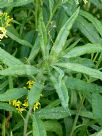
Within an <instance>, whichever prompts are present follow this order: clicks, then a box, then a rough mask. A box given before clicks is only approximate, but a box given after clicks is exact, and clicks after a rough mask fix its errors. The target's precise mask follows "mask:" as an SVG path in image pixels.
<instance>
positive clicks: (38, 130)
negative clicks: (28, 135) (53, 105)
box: [32, 114, 47, 136]
mask: <svg viewBox="0 0 102 136" xmlns="http://www.w3.org/2000/svg"><path fill="white" fill-rule="evenodd" d="M32 130H33V136H47V133H46V130H45V127H44V124H43V122H42V120H41V119H39V117H38V116H36V114H33V129H32Z"/></svg>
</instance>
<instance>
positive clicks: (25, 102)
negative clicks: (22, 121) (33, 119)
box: [22, 100, 28, 108]
mask: <svg viewBox="0 0 102 136" xmlns="http://www.w3.org/2000/svg"><path fill="white" fill-rule="evenodd" d="M22 105H23V106H24V107H26V108H27V107H28V101H27V100H25V101H24V103H23V104H22Z"/></svg>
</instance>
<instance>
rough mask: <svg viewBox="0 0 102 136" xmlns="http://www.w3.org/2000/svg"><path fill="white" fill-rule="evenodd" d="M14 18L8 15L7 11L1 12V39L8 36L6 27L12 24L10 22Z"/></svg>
mask: <svg viewBox="0 0 102 136" xmlns="http://www.w3.org/2000/svg"><path fill="white" fill-rule="evenodd" d="M12 20H13V19H12V18H10V16H8V14H7V13H5V12H4V13H2V12H1V13H0V41H1V40H2V39H3V38H4V37H7V35H6V32H7V31H6V29H7V27H8V26H10V23H11V21H12Z"/></svg>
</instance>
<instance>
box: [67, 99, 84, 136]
mask: <svg viewBox="0 0 102 136" xmlns="http://www.w3.org/2000/svg"><path fill="white" fill-rule="evenodd" d="M84 100H85V97H84V98H83V99H82V100H81V103H80V105H79V109H78V111H77V113H76V116H75V119H74V123H73V126H72V130H71V133H70V136H73V133H74V130H75V128H76V124H77V120H78V117H79V113H80V110H81V107H82V105H83V102H84Z"/></svg>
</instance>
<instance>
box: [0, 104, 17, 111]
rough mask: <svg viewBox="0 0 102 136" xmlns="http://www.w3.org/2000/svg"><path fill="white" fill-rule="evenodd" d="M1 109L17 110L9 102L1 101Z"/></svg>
mask: <svg viewBox="0 0 102 136" xmlns="http://www.w3.org/2000/svg"><path fill="white" fill-rule="evenodd" d="M0 110H6V111H13V112H17V110H16V108H14V107H12V106H11V105H10V104H9V103H3V102H0Z"/></svg>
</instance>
